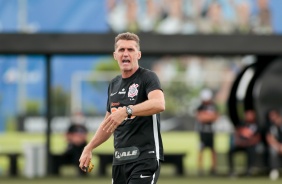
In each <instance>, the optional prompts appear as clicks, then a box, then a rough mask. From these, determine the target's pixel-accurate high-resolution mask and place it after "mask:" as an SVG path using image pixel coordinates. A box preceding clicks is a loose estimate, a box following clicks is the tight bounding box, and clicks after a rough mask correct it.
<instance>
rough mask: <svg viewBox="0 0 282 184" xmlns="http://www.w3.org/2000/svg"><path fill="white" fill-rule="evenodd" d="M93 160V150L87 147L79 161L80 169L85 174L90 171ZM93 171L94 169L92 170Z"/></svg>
mask: <svg viewBox="0 0 282 184" xmlns="http://www.w3.org/2000/svg"><path fill="white" fill-rule="evenodd" d="M91 158H92V149H89V148H88V147H87V146H86V147H85V148H84V150H83V152H82V154H81V156H80V159H79V167H80V169H81V170H83V171H84V172H87V171H88V169H89V168H88V167H89V163H91ZM91 170H92V169H91Z"/></svg>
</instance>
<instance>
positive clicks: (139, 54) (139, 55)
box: [138, 51, 142, 59]
mask: <svg viewBox="0 0 282 184" xmlns="http://www.w3.org/2000/svg"><path fill="white" fill-rule="evenodd" d="M141 56H142V54H141V51H139V52H138V59H140V58H141Z"/></svg>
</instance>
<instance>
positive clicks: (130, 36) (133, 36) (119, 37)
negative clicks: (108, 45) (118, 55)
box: [115, 32, 140, 50]
mask: <svg viewBox="0 0 282 184" xmlns="http://www.w3.org/2000/svg"><path fill="white" fill-rule="evenodd" d="M119 40H133V41H135V42H136V44H137V48H138V50H140V40H139V37H138V36H137V35H136V34H134V33H130V32H126V33H120V34H118V35H117V36H116V38H115V49H116V48H117V42H118V41H119Z"/></svg>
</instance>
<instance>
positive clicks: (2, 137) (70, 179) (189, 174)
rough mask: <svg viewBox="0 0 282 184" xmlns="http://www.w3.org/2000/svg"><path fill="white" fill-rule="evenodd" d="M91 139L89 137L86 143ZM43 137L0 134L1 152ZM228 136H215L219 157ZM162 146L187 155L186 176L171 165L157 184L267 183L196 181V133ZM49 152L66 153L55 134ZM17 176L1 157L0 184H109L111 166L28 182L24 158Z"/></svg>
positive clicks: (106, 147) (178, 135) (68, 170)
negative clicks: (100, 173)
mask: <svg viewBox="0 0 282 184" xmlns="http://www.w3.org/2000/svg"><path fill="white" fill-rule="evenodd" d="M91 137H92V135H89V139H90V138H91ZM45 140H46V139H45V136H44V135H42V134H23V133H9V134H0V152H9V151H11V152H22V151H23V147H24V145H25V144H26V143H42V144H44V142H45ZM112 141H113V140H112V139H110V140H109V141H108V142H106V143H105V144H103V145H102V146H101V147H99V148H98V149H97V150H95V151H96V152H110V153H111V152H112V151H113V147H112V144H113V142H112ZM228 141H229V139H228V135H227V134H217V135H216V141H215V147H216V150H217V152H218V153H226V151H227V150H228V148H229V147H228ZM163 143H164V147H165V152H166V153H169V152H176V153H180V152H181V153H186V154H187V156H186V157H185V160H184V165H185V175H184V176H183V177H178V176H175V175H174V173H175V170H174V167H173V166H171V165H163V166H162V170H161V175H160V179H159V182H158V183H160V184H184V183H185V184H186V183H193V184H202V183H205V184H206V183H208V184H220V183H227V182H228V183H235V182H236V183H238V182H239V183H240V184H244V183H246V184H247V183H248V184H249V183H250V182H252V183H256V184H260V183H261V184H262V183H263V184H265V183H267V182H269V181H270V180H269V179H268V177H267V176H264V177H252V178H237V179H231V178H229V177H227V176H225V177H208V176H204V177H197V175H196V173H197V150H198V137H197V134H196V133H195V132H164V133H163ZM51 145H52V146H51V151H52V152H54V153H60V152H62V151H63V150H64V149H65V146H66V142H65V140H64V136H63V135H62V134H54V135H53V136H52V139H51ZM204 159H205V168H206V170H208V168H209V166H210V157H209V150H207V151H206V152H205V158H204ZM220 160H225V158H219V161H220ZM220 162H221V163H220V164H219V165H218V170H219V172H221V175H224V174H226V164H224V161H220ZM93 163H94V164H95V165H96V166H97V163H98V162H97V158H95V157H94V158H93ZM19 165H20V176H19V177H15V178H10V177H9V176H8V174H7V172H8V171H7V169H8V166H9V163H8V160H7V158H5V157H3V156H2V157H0V184H16V183H17V184H18V183H20V184H33V183H40V184H47V183H48V184H49V183H51V184H63V183H67V184H75V183H80V184H88V183H89V184H90V183H91V184H93V183H97V184H104V183H105V184H106V183H111V178H110V172H111V167H110V165H109V166H108V168H107V173H108V176H107V177H98V174H97V170H95V168H94V170H93V171H92V173H91V174H90V176H89V177H87V178H78V177H75V175H76V171H75V169H76V168H72V167H63V168H62V170H61V173H62V176H61V177H59V178H52V177H44V178H35V179H28V178H26V177H25V176H24V174H23V173H24V165H25V161H24V157H21V159H20V163H19ZM281 181H282V180H281V179H280V180H278V181H275V182H274V183H278V182H281Z"/></svg>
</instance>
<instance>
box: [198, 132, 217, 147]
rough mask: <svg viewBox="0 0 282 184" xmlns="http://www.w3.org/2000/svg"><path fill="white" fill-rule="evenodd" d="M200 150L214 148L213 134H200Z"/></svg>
mask: <svg viewBox="0 0 282 184" xmlns="http://www.w3.org/2000/svg"><path fill="white" fill-rule="evenodd" d="M200 141H201V149H203V148H206V147H209V148H211V149H213V148H214V133H206V132H201V133H200Z"/></svg>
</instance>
